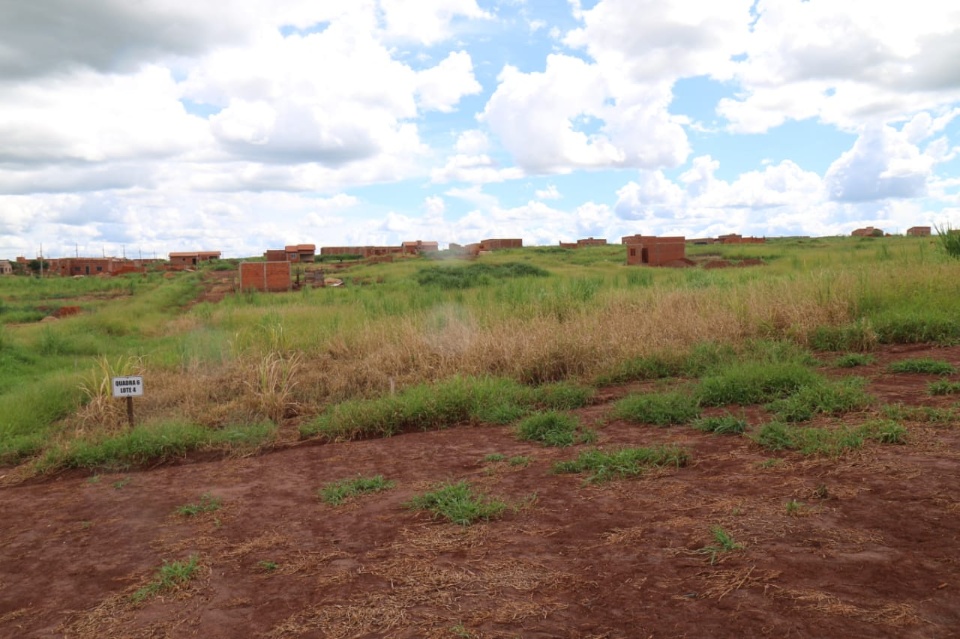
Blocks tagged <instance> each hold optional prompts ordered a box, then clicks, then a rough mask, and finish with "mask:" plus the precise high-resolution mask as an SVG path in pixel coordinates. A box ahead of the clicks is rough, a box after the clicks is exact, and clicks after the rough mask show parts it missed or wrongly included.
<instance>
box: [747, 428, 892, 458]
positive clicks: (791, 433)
mask: <svg viewBox="0 0 960 639" xmlns="http://www.w3.org/2000/svg"><path fill="white" fill-rule="evenodd" d="M906 432H907V431H906V429H905V428H903V427H902V426H900V425H899V424H897V423H896V422H894V421H892V420H877V421H873V422H867V423H866V424H863V425H862V426H859V427H856V428H854V427H850V426H841V427H839V428H832V429H831V428H820V427H812V426H811V427H799V426H789V425H787V424H784V423H782V422H770V423H769V424H765V425H764V426H763V428H761V429H760V430H759V431H758V432H757V434H756V435H754V437H753V439H754V441H756V442H757V443H758V444H760V445H761V446H762V447H764V448H766V449H767V450H772V451H780V450H794V451H797V452H799V453H800V454H802V455H823V456H827V457H838V456H840V455H842V454H844V453H846V452H849V451H851V450H857V449H860V448H862V447H863V444H864V442H865V441H866V440H873V441H876V442H879V443H881V444H899V443H902V442H903V441H904V440H905V438H906Z"/></svg>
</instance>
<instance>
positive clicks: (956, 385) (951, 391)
mask: <svg viewBox="0 0 960 639" xmlns="http://www.w3.org/2000/svg"><path fill="white" fill-rule="evenodd" d="M927 392H928V393H930V394H931V395H957V394H960V382H951V381H948V380H945V379H938V380H937V381H935V382H930V383H929V384H927Z"/></svg>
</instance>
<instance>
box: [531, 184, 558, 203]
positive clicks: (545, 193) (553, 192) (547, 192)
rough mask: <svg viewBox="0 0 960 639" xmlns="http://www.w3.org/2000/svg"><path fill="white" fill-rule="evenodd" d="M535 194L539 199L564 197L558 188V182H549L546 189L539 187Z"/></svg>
mask: <svg viewBox="0 0 960 639" xmlns="http://www.w3.org/2000/svg"><path fill="white" fill-rule="evenodd" d="M534 195H535V196H537V199H538V200H559V199H560V198H561V197H563V196H562V195H560V191H558V190H557V185H556V184H549V185H547V188H545V189H537V190H536V191H534Z"/></svg>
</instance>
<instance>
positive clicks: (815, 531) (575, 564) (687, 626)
mask: <svg viewBox="0 0 960 639" xmlns="http://www.w3.org/2000/svg"><path fill="white" fill-rule="evenodd" d="M906 357H934V358H937V359H945V360H948V361H950V362H952V363H953V364H954V365H956V366H958V367H960V348H947V349H934V348H926V347H924V348H916V347H909V348H908V347H899V348H894V349H887V350H884V351H883V352H881V353H879V354H878V361H877V363H876V364H874V365H871V366H868V367H863V368H856V369H849V370H843V371H841V370H840V369H834V368H829V367H826V368H824V370H825V371H828V372H830V374H837V375H840V374H856V375H863V376H866V377H869V378H870V380H871V382H870V385H869V387H868V389H869V391H870V392H871V393H873V394H874V395H876V396H877V398H878V400H877V404H878V406H879V405H880V404H884V403H890V402H902V403H903V404H904V405H907V406H914V405H926V406H937V407H949V406H953V405H955V403H956V401H957V396H953V397H946V398H942V397H930V396H929V395H928V394H927V393H926V384H927V383H928V382H929V381H931V380H932V379H933V378H932V377H931V376H927V375H892V374H889V373H887V372H885V367H886V364H888V363H889V362H890V361H893V360H897V359H903V358H906ZM949 379H952V380H954V381H957V380H958V379H960V376H957V375H954V376H951V377H950V378H949ZM641 387H642V386H641V385H635V386H632V387H629V388H618V389H607V390H606V391H604V393H603V397H602V398H601V400H600V401H599V402H598V403H597V404H596V405H594V406H591V407H589V408H587V409H584V410H582V411H579V413H580V416H581V417H582V418H583V419H584V420H585V421H586V422H587V423H592V422H594V421H595V420H598V419H600V418H601V417H603V416H604V415H605V414H606V412H607V411H608V409H609V404H610V402H611V401H612V400H613V399H615V398H617V397H620V396H622V395H623V394H625V393H626V392H629V391H632V390H636V389H637V388H641ZM745 414H746V415H747V416H748V417H749V418H750V421H751V423H752V424H754V425H756V424H757V423H758V422H759V421H761V420H762V419H763V409H761V408H757V407H749V408H747V409H746V411H745ZM872 416H876V412H875V411H867V412H865V413H864V414H858V415H848V416H847V417H845V418H844V420H845V421H846V422H849V423H857V422H859V421H862V420H863V419H866V418H868V417H872ZM835 422H836V420H820V422H819V423H820V424H826V423H835ZM904 425H905V426H906V427H907V428H908V431H909V441H908V443H906V444H904V445H880V444H876V443H869V444H867V445H866V446H865V447H864V449H862V450H861V451H858V452H855V453H852V454H847V455H845V456H843V457H841V458H838V459H834V458H822V457H820V458H805V457H802V456H800V455H798V454H794V453H788V454H771V453H769V452H768V451H765V450H763V449H761V448H760V447H759V446H758V445H757V444H754V443H752V442H751V441H750V440H749V439H747V438H745V437H736V436H715V435H710V434H704V433H700V432H698V431H695V430H693V429H692V428H689V427H672V428H657V427H652V426H641V425H636V424H628V423H625V422H619V421H610V422H608V423H606V424H600V425H598V431H599V442H598V443H599V445H600V446H603V447H610V446H616V445H622V444H631V445H650V444H658V443H664V442H670V443H675V444H678V445H681V446H683V447H685V448H687V449H688V450H689V451H690V454H691V457H692V461H691V463H690V464H689V465H688V466H687V467H685V468H680V469H673V470H669V471H658V472H654V473H650V474H648V475H646V476H644V477H642V478H640V479H631V480H621V481H614V482H611V483H607V484H602V485H597V486H587V485H584V484H583V478H582V477H581V476H577V475H556V474H552V473H551V472H550V467H551V465H552V464H553V462H555V461H557V460H561V459H570V458H572V457H574V456H575V455H576V454H577V452H578V450H579V449H581V448H583V446H577V447H574V448H568V449H553V448H542V447H540V446H538V445H535V444H531V443H527V442H520V441H517V439H516V438H515V437H514V435H513V434H512V432H511V430H510V428H508V427H492V426H491V427H476V428H467V427H464V428H452V429H449V430H446V431H441V432H430V433H415V434H406V435H401V436H397V437H394V438H391V439H383V440H371V441H361V442H351V443H344V444H330V445H315V444H313V443H310V442H308V443H305V444H303V445H301V446H298V447H294V448H291V449H286V450H282V451H277V452H274V453H270V454H263V455H260V456H252V457H246V458H232V459H221V460H209V459H207V460H203V459H188V460H184V463H182V464H179V465H173V466H164V467H160V468H154V469H149V470H141V471H133V472H129V473H123V474H111V475H95V476H91V475H89V474H86V475H81V474H67V475H62V476H59V477H56V478H54V479H52V480H46V481H43V482H39V483H27V484H21V485H18V486H9V487H5V488H2V489H0V522H2V524H0V636H3V637H98V638H102V637H317V638H319V637H337V638H339V637H410V638H413V637H525V638H526V637H533V638H537V637H544V638H545V637H578V638H584V639H585V638H588V637H592V638H600V637H606V638H633V637H643V638H647V637H656V638H667V637H710V638H717V639H719V638H725V637H730V638H733V637H738V638H739V637H765V636H769V637H843V638H844V639H854V638H861V637H862V638H871V639H874V638H878V637H904V638H948V637H958V636H960V428H958V426H960V424H958V423H957V422H956V421H952V422H946V423H924V422H919V421H908V422H904ZM491 453H501V454H503V455H505V456H507V457H508V458H509V457H511V456H516V455H524V456H529V457H530V459H531V462H530V463H529V465H527V466H520V465H510V464H508V463H507V462H488V461H484V457H485V456H486V455H488V454H491ZM771 459H778V460H780V461H779V462H778V463H775V464H772V463H764V462H767V460H771ZM2 473H3V471H2V470H0V474H2ZM357 474H362V475H365V476H367V475H376V474H382V475H384V476H385V477H386V478H388V479H392V480H393V481H395V482H396V487H395V488H394V489H393V490H389V491H385V492H382V493H378V494H374V495H367V496H363V497H361V498H359V499H357V500H355V501H354V502H352V503H349V504H348V505H344V506H340V507H333V506H330V505H327V504H324V503H322V502H320V501H319V500H318V499H317V497H316V491H317V489H318V488H319V487H320V486H322V485H324V484H326V483H328V482H332V481H336V480H339V479H343V478H349V477H354V476H356V475H357ZM461 479H466V480H469V481H470V482H471V483H472V484H473V485H474V487H476V488H478V489H480V490H483V491H484V492H487V493H490V494H492V495H495V496H499V497H502V498H503V499H505V500H507V501H509V502H511V503H516V504H522V503H527V505H526V506H524V507H521V508H519V509H518V510H517V511H515V512H508V513H507V514H506V515H505V516H504V518H503V519H500V520H497V521H491V522H487V523H481V524H476V525H473V526H470V527H461V526H458V525H455V524H450V523H445V522H443V521H435V520H432V519H431V518H430V517H429V515H426V514H424V513H418V512H414V511H411V510H409V509H407V508H405V507H404V505H403V504H404V502H406V501H407V500H409V499H410V498H411V497H412V496H413V495H415V494H417V493H419V492H422V491H424V490H425V489H427V488H429V487H431V486H433V485H434V484H436V483H437V482H440V481H447V480H461ZM824 491H825V493H826V494H824ZM205 493H210V494H211V495H214V496H216V497H218V498H220V499H221V500H222V503H223V507H222V508H221V509H220V510H218V511H216V512H210V513H205V514H200V515H197V516H195V517H185V516H182V515H177V514H176V512H175V511H176V509H177V508H178V507H179V506H182V505H184V504H191V503H198V502H199V501H200V498H201V496H202V495H203V494H205ZM533 495H536V498H535V500H533V499H532V496H533ZM790 500H797V501H799V502H801V503H802V504H803V505H802V507H801V508H800V510H799V512H797V513H795V516H791V515H790V514H788V512H787V508H786V504H787V502H788V501H790ZM713 526H721V527H723V529H724V530H726V531H728V532H729V533H730V534H731V535H732V536H733V538H734V539H735V540H736V541H738V542H740V543H741V544H743V548H742V549H741V550H736V551H732V552H727V553H723V554H721V555H719V556H718V560H717V562H716V563H715V564H711V563H710V561H709V557H708V556H707V555H706V554H704V553H703V552H700V550H701V549H702V548H704V547H705V546H707V545H709V544H711V543H713V539H712V536H711V528H712V527H713ZM191 555H196V556H197V557H198V560H199V565H200V570H199V577H197V578H196V579H194V580H192V581H190V582H189V584H187V585H186V586H184V587H182V588H180V589H179V590H176V591H173V592H168V593H162V594H160V595H159V596H157V597H154V598H150V599H147V600H146V601H144V602H142V603H139V604H135V603H133V602H132V601H131V598H130V596H131V594H132V593H133V592H135V591H136V590H137V589H138V588H141V587H143V586H144V585H145V584H147V583H148V582H149V581H150V580H151V579H153V578H154V576H155V574H156V572H157V569H158V568H159V567H160V566H161V564H163V563H164V562H171V561H181V560H186V559H187V558H188V557H189V556H191ZM261 562H272V563H273V564H275V565H276V566H275V568H274V569H272V570H270V569H268V568H267V567H265V564H263V563H261Z"/></svg>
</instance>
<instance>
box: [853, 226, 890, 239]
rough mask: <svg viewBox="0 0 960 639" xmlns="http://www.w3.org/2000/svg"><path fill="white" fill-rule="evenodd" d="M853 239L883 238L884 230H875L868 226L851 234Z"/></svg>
mask: <svg viewBox="0 0 960 639" xmlns="http://www.w3.org/2000/svg"><path fill="white" fill-rule="evenodd" d="M850 235H852V236H853V237H883V230H882V229H875V228H873V227H872V226H867V227H864V228H862V229H857V230H855V231H854V232H853V233H851V234H850Z"/></svg>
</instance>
